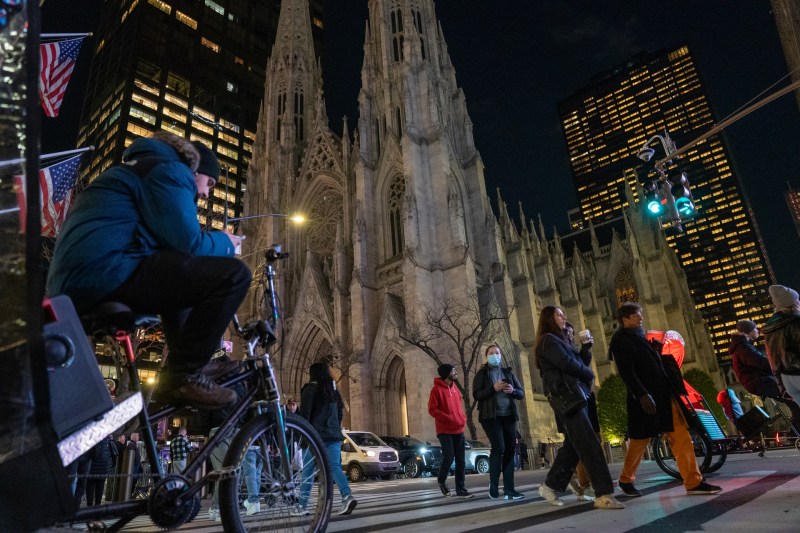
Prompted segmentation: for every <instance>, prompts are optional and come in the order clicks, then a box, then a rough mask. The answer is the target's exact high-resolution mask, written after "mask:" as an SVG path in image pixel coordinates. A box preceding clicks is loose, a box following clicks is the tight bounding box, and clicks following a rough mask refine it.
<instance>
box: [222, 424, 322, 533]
mask: <svg viewBox="0 0 800 533" xmlns="http://www.w3.org/2000/svg"><path fill="white" fill-rule="evenodd" d="M285 423H286V440H287V442H289V443H290V445H289V453H290V455H291V457H290V461H291V464H292V465H295V461H296V460H297V457H296V454H298V453H302V454H303V455H302V457H303V460H305V459H306V458H310V460H311V461H312V462H311V463H307V462H306V463H305V465H306V468H303V469H293V470H292V479H290V480H286V479H284V476H283V474H282V469H281V458H280V455H273V454H272V453H270V450H277V449H278V446H277V432H276V429H277V425H276V423H275V421H274V419H273V417H272V415H270V414H262V415H259V416H257V417H255V418H253V419H252V420H250V421H249V422H247V423H246V424H245V425H244V426H243V427H242V429H241V430H239V432H238V433H236V435H235V436H234V437H233V440H232V442H231V444H230V447H229V448H228V453H227V454H226V455H225V460H224V463H223V464H224V466H225V467H228V468H237V469H238V470H237V474H236V475H233V476H230V477H228V478H225V479H222V480H221V481H220V483H219V491H220V494H219V506H220V516H221V518H222V525H223V528H224V530H225V531H226V532H229V533H230V532H235V533H244V532H248V531H307V532H322V531H325V529H326V527H327V525H328V520H329V519H330V514H331V507H332V504H333V476H332V475H331V470H330V467H329V466H328V460H327V456H326V453H325V445H324V444H323V442H322V440H321V439H320V437H319V434H318V433H317V432H316V430H315V429H314V427H313V426H312V425H311V424H310V423H309V422H308V421H307V420H305V419H304V418H302V417H300V416H298V415H295V414H292V413H289V414H287V416H286V420H285ZM293 443H297V446H294V444H293ZM248 452H251V453H255V454H256V456H257V457H258V458H260V460H261V465H262V466H261V473H260V476H259V480H258V482H259V502H258V505H259V507H260V512H257V513H255V514H253V515H251V516H246V510H245V509H244V508H243V507H242V505H243V504H244V502H245V499H246V498H247V494H248V493H247V483H246V481H247V480H246V479H245V466H246V465H245V464H244V462H245V457H246V455H247V454H248ZM290 468H292V467H291V466H290ZM309 471H310V472H311V475H310V476H309V477H307V478H306V479H312V480H313V481H312V483H313V484H312V488H311V496H310V498H309V500H308V506H307V510H308V512H309V514H308V515H301V516H295V515H292V514H291V513H292V512H293V511H294V510H296V509H298V504H297V502H298V494H299V487H300V482H301V477H302V476H303V475H304V473H307V472H309ZM287 483H291V484H292V487H293V488H291V487H287Z"/></svg>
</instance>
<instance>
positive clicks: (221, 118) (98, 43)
mask: <svg viewBox="0 0 800 533" xmlns="http://www.w3.org/2000/svg"><path fill="white" fill-rule="evenodd" d="M102 9H103V12H102V13H101V15H100V24H99V29H98V32H97V34H96V37H95V49H94V58H93V62H92V70H91V74H90V78H89V84H88V90H87V94H86V100H85V103H84V109H83V115H82V119H81V126H80V130H79V138H78V141H79V145H88V144H93V145H94V146H95V150H94V152H93V153H92V156H91V159H90V158H89V157H88V156H87V158H86V159H87V160H88V162H87V164H86V166H85V168H84V170H83V174H84V176H88V178H89V179H90V180H91V179H94V178H95V177H97V176H98V175H99V174H100V173H101V172H102V171H104V170H105V169H107V168H108V167H110V166H111V165H113V164H117V163H119V162H120V160H121V156H122V152H123V150H124V149H125V147H126V146H128V145H129V144H130V143H131V142H132V141H133V139H134V138H136V137H139V136H149V135H150V134H152V133H153V132H155V131H158V130H166V131H171V132H173V133H176V134H178V135H180V136H182V137H187V138H190V139H192V140H199V141H201V142H203V143H205V144H207V145H208V146H210V147H212V148H213V149H214V151H215V152H216V153H217V155H218V157H219V160H220V163H221V166H222V167H223V173H222V176H220V180H219V183H218V185H217V186H216V187H215V188H214V190H213V196H212V197H210V198H209V199H208V201H207V202H206V201H205V200H200V204H199V207H200V221H201V223H204V224H206V225H207V226H213V227H216V228H221V227H222V225H223V218H224V216H225V214H226V207H225V206H226V204H227V206H228V207H227V216H228V217H229V218H230V217H234V216H237V215H238V214H239V213H240V212H241V194H242V191H243V189H244V188H245V187H246V172H247V167H248V164H249V162H250V157H251V153H252V146H253V142H254V140H255V131H256V121H257V118H258V113H259V108H260V105H261V100H262V97H263V93H264V84H265V77H266V73H265V65H266V62H267V58H268V56H269V53H270V50H271V48H272V44H273V42H274V40H275V31H276V28H277V24H278V15H279V13H280V0H250V1H243V0H202V1H201V0H169V1H162V0H123V1H120V2H104V3H103V7H102ZM310 14H311V22H312V28H313V34H314V41H315V46H316V47H317V48H318V49H319V48H320V47H321V43H322V28H323V22H322V0H314V1H312V2H311V6H310ZM226 169H227V170H226Z"/></svg>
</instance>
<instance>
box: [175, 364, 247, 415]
mask: <svg viewBox="0 0 800 533" xmlns="http://www.w3.org/2000/svg"><path fill="white" fill-rule="evenodd" d="M159 398H160V399H161V400H162V401H164V402H167V403H169V404H171V405H175V406H183V405H187V406H190V407H198V408H201V409H220V408H222V407H227V406H229V405H232V404H234V403H236V400H238V399H239V397H238V396H237V395H236V393H235V392H234V391H232V390H231V389H226V388H225V387H220V386H219V385H217V384H216V383H214V382H213V381H212V380H211V379H210V378H209V377H208V376H206V375H205V374H203V373H202V372H195V373H194V374H189V375H188V376H186V377H184V378H183V379H182V380H181V381H180V382H179V383H178V384H177V387H176V388H169V389H167V390H166V391H164V392H163V393H162V394H161V395H160V396H159Z"/></svg>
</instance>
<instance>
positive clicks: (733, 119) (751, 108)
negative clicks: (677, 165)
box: [655, 80, 800, 168]
mask: <svg viewBox="0 0 800 533" xmlns="http://www.w3.org/2000/svg"><path fill="white" fill-rule="evenodd" d="M798 87H800V80H797V81H795V82H793V83H791V84H789V85H787V86H786V87H784V88H783V89H781V90H779V91H777V92H775V93H773V94H771V95H769V96H767V97H765V98H763V99H761V100H759V101H758V102H756V103H754V104H753V105H751V106H748V107H746V108H745V109H743V110H742V111H740V112H738V113H736V114H735V115H733V116H732V117H730V118H727V119H725V120H723V121H722V122H720V123H719V124H717V125H716V126H714V127H713V128H711V129H710V130H708V132H706V133H704V134H703V135H701V136H700V137H698V138H696V139H695V140H693V141H691V142H689V143H687V144H685V145H684V146H682V147H681V148H679V149H678V150H676V151H674V152H672V153H671V154H667V157H665V158H663V159H659V160H658V161H656V163H655V167H656V168H660V167H663V166H664V165H665V164H666V163H667V162H668V161H669V160H670V159H673V158H674V157H677V156H679V155H681V154H683V153H686V152H687V151H688V150H689V148H692V147H693V146H694V145H696V144H698V143H700V142H702V141H704V140H706V139H708V138H709V137H711V136H712V135H714V134H716V133H719V132H720V131H722V130H724V129H725V128H727V127H728V126H730V125H731V124H733V123H734V122H736V121H737V120H739V119H740V118H742V117H745V116H747V115H749V114H750V113H752V112H753V111H755V110H756V109H759V108H760V107H762V106H765V105H767V104H768V103H770V102H771V101H773V100H775V99H777V98H780V97H781V96H783V95H784V94H786V93H789V92H792V91H793V90H795V89H797V88H798Z"/></svg>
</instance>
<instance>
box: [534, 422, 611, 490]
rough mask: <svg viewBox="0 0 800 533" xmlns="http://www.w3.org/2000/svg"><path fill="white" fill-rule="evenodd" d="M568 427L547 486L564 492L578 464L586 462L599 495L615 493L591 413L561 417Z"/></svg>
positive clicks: (548, 475)
mask: <svg viewBox="0 0 800 533" xmlns="http://www.w3.org/2000/svg"><path fill="white" fill-rule="evenodd" d="M556 418H558V419H559V422H560V424H561V426H562V427H563V428H564V444H563V445H562V446H561V448H559V449H558V453H557V454H556V459H555V461H553V466H552V467H550V470H549V471H548V472H547V478H545V484H547V486H548V487H550V488H551V489H553V490H556V491H564V490H566V489H567V484H568V483H569V480H570V479H571V478H572V474H573V473H574V472H575V467H576V466H577V465H578V461H583V466H585V467H586V471H587V472H588V473H589V479H591V480H592V488H594V491H595V494H597V496H603V495H604V494H612V493H613V492H614V482H613V481H612V480H611V473H610V472H609V471H608V464H607V463H606V458H605V456H604V455H603V449H602V448H601V447H600V441H598V440H597V434H596V433H595V431H594V428H592V423H591V422H590V421H589V413H588V411H587V409H586V407H584V408H583V409H581V410H580V411H578V412H577V413H575V414H574V415H572V416H569V417H559V416H558V415H556Z"/></svg>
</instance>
